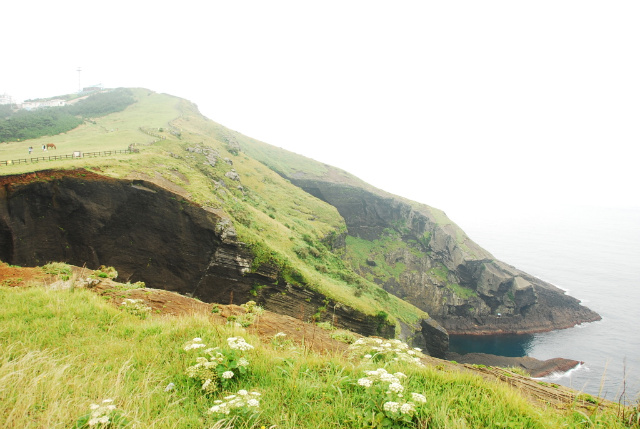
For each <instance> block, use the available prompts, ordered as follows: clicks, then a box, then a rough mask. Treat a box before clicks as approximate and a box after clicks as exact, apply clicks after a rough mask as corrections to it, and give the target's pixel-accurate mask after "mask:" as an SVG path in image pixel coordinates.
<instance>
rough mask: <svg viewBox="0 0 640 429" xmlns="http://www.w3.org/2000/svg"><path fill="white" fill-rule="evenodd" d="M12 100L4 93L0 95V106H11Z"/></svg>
mask: <svg viewBox="0 0 640 429" xmlns="http://www.w3.org/2000/svg"><path fill="white" fill-rule="evenodd" d="M12 103H13V100H12V99H11V96H10V95H9V94H7V93H6V92H5V93H4V94H0V105H1V104H12Z"/></svg>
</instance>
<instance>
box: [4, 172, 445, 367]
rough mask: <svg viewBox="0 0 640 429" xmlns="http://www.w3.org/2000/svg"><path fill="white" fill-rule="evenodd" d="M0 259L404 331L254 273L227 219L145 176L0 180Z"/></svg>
mask: <svg viewBox="0 0 640 429" xmlns="http://www.w3.org/2000/svg"><path fill="white" fill-rule="evenodd" d="M0 260H3V261H5V262H8V263H11V264H15V265H22V266H36V265H43V264H46V263H48V262H51V261H62V262H68V263H71V264H74V265H78V266H86V267H88V268H91V269H95V268H98V267H99V266H100V265H107V266H113V267H115V268H116V269H117V271H118V273H119V276H118V279H119V280H120V281H123V282H126V281H132V282H134V281H144V282H145V283H147V284H148V285H149V286H150V287H154V288H160V289H165V290H169V291H174V292H178V293H181V294H186V295H189V296H193V297H196V298H199V299H200V300H202V301H204V302H210V303H214V302H216V303H222V304H229V303H233V304H242V303H244V302H247V301H249V300H255V301H257V302H258V303H260V304H261V305H263V306H264V307H265V308H266V309H268V310H270V311H273V312H277V313H280V314H285V315H289V316H292V317H297V318H301V319H302V320H309V318H311V317H312V316H313V315H316V318H318V319H319V320H330V321H332V322H333V323H334V324H335V325H336V326H338V327H341V328H345V329H350V330H353V331H354V332H357V333H360V334H363V335H380V336H383V337H393V336H394V334H395V330H394V326H392V325H390V324H388V323H387V322H386V321H384V320H378V319H377V318H376V317H374V316H370V315H366V314H363V313H361V312H359V311H357V310H355V309H353V308H350V307H348V306H345V305H343V304H340V303H337V302H334V301H332V300H330V299H328V298H327V297H326V296H324V295H322V294H320V293H318V292H315V291H312V290H309V289H305V288H302V287H298V286H293V285H290V284H287V283H286V282H285V281H284V280H283V279H282V278H281V276H280V273H279V272H278V270H277V269H276V268H275V267H273V266H270V265H268V264H265V265H262V266H259V267H257V268H255V267H254V269H252V262H253V255H252V254H251V252H250V250H249V249H248V248H247V247H246V246H244V245H243V244H242V243H240V242H238V241H237V238H236V233H235V230H234V228H233V226H232V223H231V222H230V221H229V220H228V219H226V218H224V217H222V216H221V215H219V214H217V213H216V212H214V211H212V210H206V209H204V208H201V207H199V206H197V205H195V204H193V203H190V202H189V201H186V200H184V199H182V198H181V197H180V196H179V195H177V194H174V193H172V192H169V191H167V190H165V189H163V188H161V187H159V186H157V185H155V184H153V183H150V182H147V181H142V180H133V181H132V180H116V179H111V178H107V177H104V176H100V175H97V174H94V173H92V172H89V171H86V170H75V171H65V172H59V171H41V172H38V173H32V174H28V175H21V176H5V177H1V178H0ZM257 286H260V287H257ZM405 331H406V332H405V337H406V338H408V339H410V340H411V342H412V343H413V344H414V345H416V346H425V345H427V344H429V345H431V348H432V349H431V353H432V354H433V355H435V356H444V353H445V352H446V351H447V348H448V337H446V333H445V337H444V338H443V337H442V333H440V332H439V331H438V330H437V329H435V330H433V329H430V326H427V327H425V326H422V324H421V323H418V324H417V325H416V326H413V327H406V329H405ZM432 332H433V334H432ZM423 334H424V335H427V336H429V337H433V338H426V337H425V336H423ZM434 335H435V336H434ZM436 346H437V347H439V348H437V349H436V348H434V347H436Z"/></svg>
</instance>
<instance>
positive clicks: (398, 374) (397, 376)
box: [393, 372, 407, 379]
mask: <svg viewBox="0 0 640 429" xmlns="http://www.w3.org/2000/svg"><path fill="white" fill-rule="evenodd" d="M393 375H395V376H396V378H397V379H401V378H407V376H406V375H405V374H403V373H401V372H396V373H394V374H393Z"/></svg>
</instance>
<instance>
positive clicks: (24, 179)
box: [0, 168, 107, 186]
mask: <svg viewBox="0 0 640 429" xmlns="http://www.w3.org/2000/svg"><path fill="white" fill-rule="evenodd" d="M96 171H98V172H99V171H100V170H99V169H97V170H96ZM63 177H81V178H83V179H93V180H106V179H107V178H106V176H102V175H100V174H97V173H96V172H95V171H90V170H85V169H84V168H78V169H75V170H41V171H37V172H33V173H23V174H17V175H13V176H0V186H4V185H7V184H12V185H18V184H23V183H31V182H36V181H41V180H46V181H48V180H56V179H61V178H63Z"/></svg>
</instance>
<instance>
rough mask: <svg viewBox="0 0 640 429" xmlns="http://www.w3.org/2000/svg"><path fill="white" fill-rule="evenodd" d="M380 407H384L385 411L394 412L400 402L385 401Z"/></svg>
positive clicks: (398, 407)
mask: <svg viewBox="0 0 640 429" xmlns="http://www.w3.org/2000/svg"><path fill="white" fill-rule="evenodd" d="M382 408H384V410H385V411H390V412H392V413H395V412H397V411H398V410H399V409H400V404H399V403H397V402H393V401H389V402H385V403H384V405H383V406H382Z"/></svg>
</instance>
